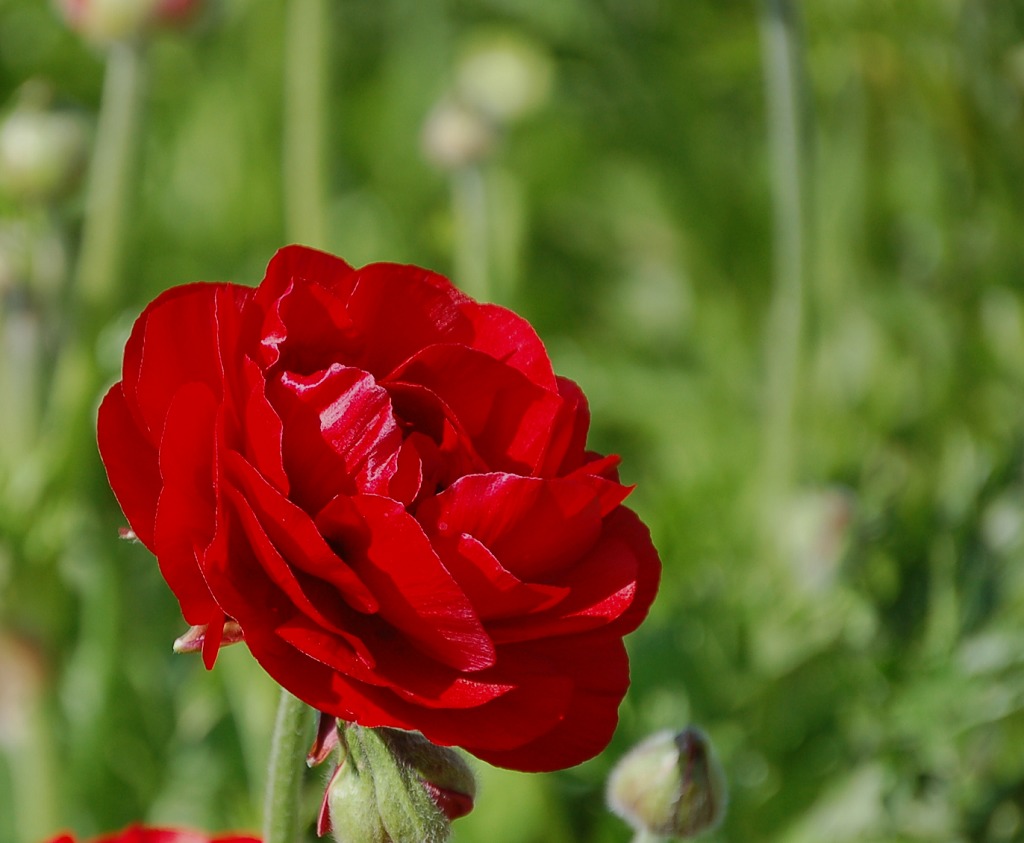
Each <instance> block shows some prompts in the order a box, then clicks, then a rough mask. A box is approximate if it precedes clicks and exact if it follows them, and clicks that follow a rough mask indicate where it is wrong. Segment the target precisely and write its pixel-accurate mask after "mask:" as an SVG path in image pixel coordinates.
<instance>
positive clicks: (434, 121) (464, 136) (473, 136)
mask: <svg viewBox="0 0 1024 843" xmlns="http://www.w3.org/2000/svg"><path fill="white" fill-rule="evenodd" d="M496 140H497V138H496V133H495V130H494V127H493V125H491V123H490V121H489V120H488V119H487V118H485V117H484V116H483V114H482V113H481V112H480V111H478V110H476V109H474V108H471V107H469V106H466V105H463V104H462V103H460V102H457V101H455V100H452V99H446V100H442V101H441V102H439V103H438V104H437V105H436V106H435V107H434V109H433V111H431V112H430V114H429V115H428V116H427V121H426V123H425V124H424V125H423V140H422V142H423V154H424V156H425V157H426V159H427V160H428V161H429V162H430V163H431V164H433V165H434V166H436V167H438V168H440V169H442V170H457V169H459V168H460V167H465V166H467V165H469V164H475V163H477V162H478V161H481V160H483V159H484V158H486V157H487V156H488V155H489V154H490V152H491V150H492V149H493V148H494V144H495V141H496Z"/></svg>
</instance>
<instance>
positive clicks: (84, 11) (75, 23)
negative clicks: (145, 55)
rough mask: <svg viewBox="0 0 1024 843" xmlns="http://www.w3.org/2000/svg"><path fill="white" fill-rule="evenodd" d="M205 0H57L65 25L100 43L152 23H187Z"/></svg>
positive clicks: (137, 31) (132, 35) (127, 35)
mask: <svg viewBox="0 0 1024 843" xmlns="http://www.w3.org/2000/svg"><path fill="white" fill-rule="evenodd" d="M205 4H206V0H59V5H60V10H61V13H62V14H63V16H64V20H65V21H67V24H68V26H70V27H71V28H72V29H73V30H75V31H76V32H78V33H79V34H80V35H83V36H84V37H86V38H88V39H89V40H90V41H95V42H97V43H99V44H110V43H113V42H115V41H124V40H127V39H130V38H135V37H137V36H139V35H141V34H142V33H143V32H144V31H145V30H146V29H148V28H149V27H151V26H180V25H183V24H187V23H189V22H190V21H191V20H192V19H193V18H195V17H196V15H197V14H198V13H199V11H200V9H201V8H202V7H203V6H204V5H205Z"/></svg>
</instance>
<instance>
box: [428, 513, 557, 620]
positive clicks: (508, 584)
mask: <svg viewBox="0 0 1024 843" xmlns="http://www.w3.org/2000/svg"><path fill="white" fill-rule="evenodd" d="M433 544H434V547H435V549H436V550H437V552H438V554H439V555H440V557H441V560H442V561H443V562H444V566H445V567H446V568H447V569H448V571H449V573H450V574H451V575H452V576H453V577H455V581H456V582H457V583H458V584H459V587H460V588H461V589H462V590H463V591H464V592H465V593H466V595H467V596H468V597H469V599H470V602H471V603H472V604H473V608H474V609H475V610H476V612H477V614H478V615H479V616H480V619H481V620H483V621H484V624H485V626H486V627H487V629H488V630H490V629H491V628H492V626H493V624H492V622H493V621H495V620H497V619H500V618H520V617H522V616H524V615H530V614H531V613H533V612H539V611H542V610H544V609H547V608H549V607H550V606H552V605H554V604H556V603H558V602H559V601H560V600H561V599H563V598H564V597H565V596H566V595H567V594H568V593H569V588H567V587H565V586H556V585H536V584H530V583H525V582H523V581H522V580H521V579H519V578H518V577H517V576H515V574H513V573H511V572H510V571H509V570H507V569H506V568H504V567H502V565H501V563H500V562H499V561H498V560H497V559H495V558H494V554H492V553H491V552H490V551H489V550H488V549H487V548H486V547H484V546H483V545H482V544H481V543H480V542H479V541H478V540H477V539H475V538H473V537H472V536H470V535H466V534H465V533H462V534H459V535H457V536H435V537H434V538H433Z"/></svg>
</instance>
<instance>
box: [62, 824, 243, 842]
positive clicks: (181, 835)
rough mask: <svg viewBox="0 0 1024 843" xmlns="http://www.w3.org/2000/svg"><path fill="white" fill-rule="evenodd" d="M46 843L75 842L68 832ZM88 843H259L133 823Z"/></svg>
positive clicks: (234, 836) (241, 837)
mask: <svg viewBox="0 0 1024 843" xmlns="http://www.w3.org/2000/svg"><path fill="white" fill-rule="evenodd" d="M48 843H76V842H75V838H74V837H73V836H72V835H70V834H62V835H60V836H58V837H54V838H53V839H52V840H50V841H48ZM90 843H260V839H259V838H258V837H250V836H248V835H233V834H227V835H223V834H222V835H219V836H216V837H213V836H211V835H209V834H207V833H205V832H202V831H188V830H183V829H177V828H146V827H144V826H141V825H133V826H129V827H128V828H126V829H125V830H124V831H118V832H115V833H114V834H104V835H102V836H101V837H96V838H94V839H93V840H92V841H90Z"/></svg>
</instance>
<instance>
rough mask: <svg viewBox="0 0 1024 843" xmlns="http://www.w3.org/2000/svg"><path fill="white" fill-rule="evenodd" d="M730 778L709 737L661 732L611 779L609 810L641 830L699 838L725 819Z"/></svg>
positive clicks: (695, 731)
mask: <svg viewBox="0 0 1024 843" xmlns="http://www.w3.org/2000/svg"><path fill="white" fill-rule="evenodd" d="M726 798H727V792H726V783H725V775H724V774H723V772H722V768H721V766H720V765H719V763H718V759H717V758H715V755H714V751H713V749H712V747H711V743H710V741H709V740H708V738H707V736H706V735H705V734H704V733H703V732H702V731H700V730H699V729H696V728H693V727H690V728H688V729H685V730H683V731H682V732H680V733H678V734H673V733H672V732H669V731H665V732H658V733H657V734H655V735H652V736H651V737H649V738H648V739H647V740H645V741H643V742H642V743H640V744H638V745H637V746H635V747H634V748H633V749H632V750H630V751H629V752H628V753H627V754H626V755H625V756H623V758H622V759H621V760H620V761H619V763H618V764H617V765H616V766H615V769H614V770H612V774H611V776H610V777H609V778H608V806H609V808H611V810H612V811H614V812H615V813H616V814H618V815H619V816H620V817H622V819H624V820H625V821H626V822H627V823H629V824H630V825H631V826H632V827H633V828H634V829H635V830H636V831H644V832H647V833H648V834H654V835H657V836H659V837H696V836H697V835H698V834H702V833H703V832H705V831H710V830H711V829H713V828H715V827H716V826H717V825H718V824H719V823H720V822H721V821H722V817H723V816H724V815H725V803H726Z"/></svg>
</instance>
